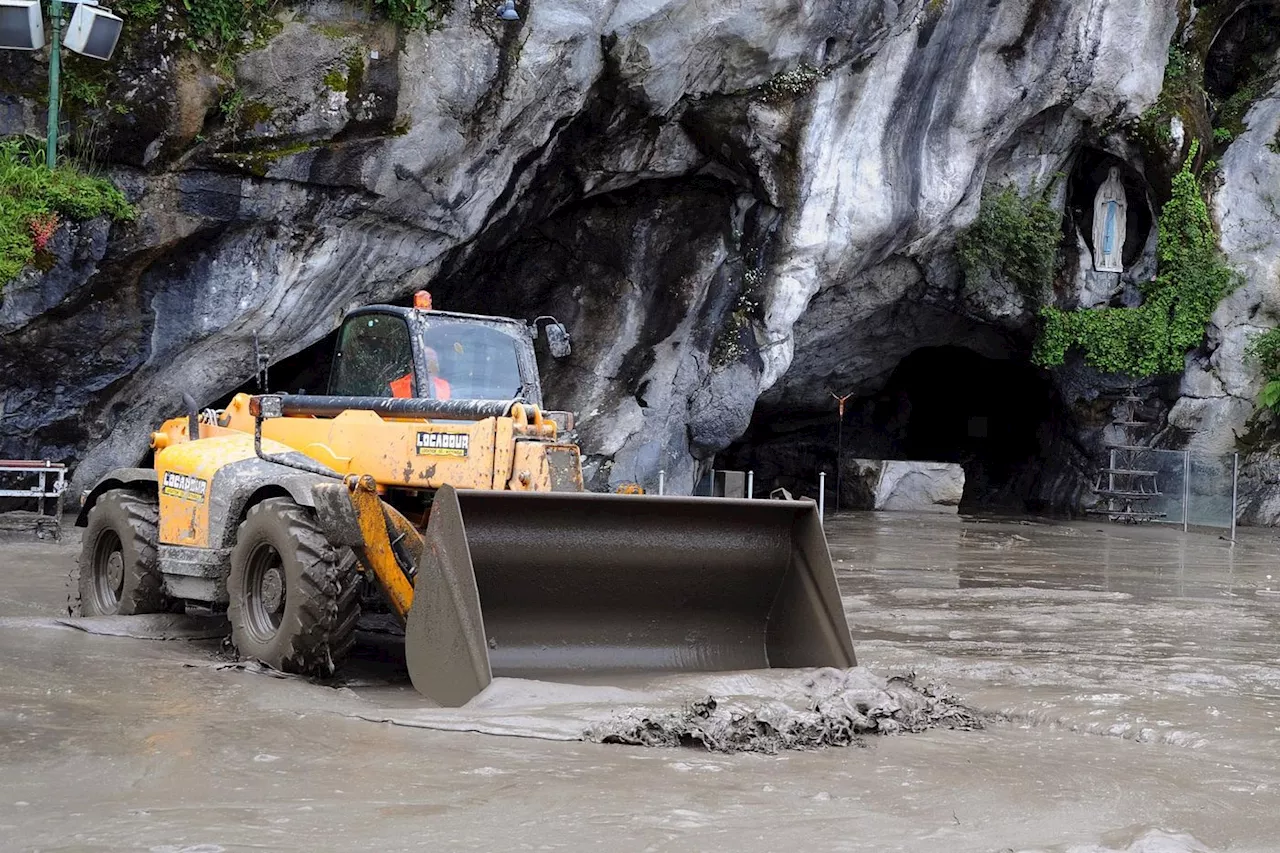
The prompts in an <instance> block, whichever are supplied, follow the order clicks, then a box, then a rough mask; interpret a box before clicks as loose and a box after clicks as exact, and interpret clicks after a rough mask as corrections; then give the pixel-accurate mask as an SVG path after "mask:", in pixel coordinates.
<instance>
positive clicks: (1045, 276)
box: [956, 183, 1062, 296]
mask: <svg viewBox="0 0 1280 853" xmlns="http://www.w3.org/2000/svg"><path fill="white" fill-rule="evenodd" d="M1052 188H1053V184H1052V183H1050V184H1049V186H1048V187H1046V188H1045V190H1044V192H1038V191H1037V190H1036V188H1035V187H1032V188H1031V191H1030V192H1029V193H1027V195H1025V196H1023V195H1019V194H1018V191H1017V189H1015V188H1014V187H1012V186H1006V187H1004V188H1003V189H1001V190H1000V191H999V192H995V193H989V194H986V195H984V196H983V197H982V204H981V206H980V207H979V209H978V218H977V220H975V221H974V223H973V225H971V226H970V227H969V228H968V229H967V230H966V231H965V232H964V233H963V234H962V235H961V236H960V238H959V239H958V240H957V241H956V251H957V253H958V254H959V257H960V265H961V267H963V268H964V272H965V275H966V276H968V277H974V276H977V275H981V274H983V273H990V274H992V275H999V276H1001V277H1003V278H1005V279H1007V280H1009V281H1011V282H1013V283H1014V284H1016V285H1017V286H1018V287H1019V288H1020V289H1021V290H1022V291H1023V292H1024V293H1026V294H1028V295H1031V296H1037V295H1038V294H1039V293H1040V292H1041V291H1042V290H1044V289H1045V288H1047V287H1048V286H1049V285H1050V283H1051V282H1052V281H1053V273H1054V265H1055V261H1056V259H1057V255H1058V243H1059V241H1060V240H1061V239H1062V214H1060V213H1059V212H1058V211H1057V210H1056V209H1055V208H1054V206H1053V205H1052V204H1050V203H1049V200H1048V195H1049V192H1050V190H1051V189H1052Z"/></svg>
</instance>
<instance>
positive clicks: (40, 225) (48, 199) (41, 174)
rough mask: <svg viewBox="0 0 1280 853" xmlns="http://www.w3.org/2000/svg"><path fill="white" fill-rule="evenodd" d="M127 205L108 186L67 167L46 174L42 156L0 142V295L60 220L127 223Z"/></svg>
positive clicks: (20, 143) (15, 142)
mask: <svg viewBox="0 0 1280 853" xmlns="http://www.w3.org/2000/svg"><path fill="white" fill-rule="evenodd" d="M134 215H135V214H134V209H133V205H131V204H129V202H128V200H127V199H126V198H125V197H124V194H123V193H121V192H120V190H118V189H116V188H115V187H114V186H112V185H111V183H110V182H108V181H105V180H102V179H101V178H94V177H90V176H88V175H85V174H82V173H81V172H79V171H77V170H75V169H74V168H72V167H70V166H59V167H57V168H56V169H49V168H48V167H47V166H46V165H45V164H44V152H43V151H41V150H40V149H39V148H38V147H37V146H35V145H34V144H24V142H23V141H21V140H8V141H5V142H0V293H2V292H3V287H4V285H5V284H6V283H7V282H9V281H11V280H12V279H13V278H14V277H15V276H16V275H17V274H18V273H20V272H22V270H23V268H24V267H26V266H27V265H28V264H30V263H32V262H33V261H35V260H36V255H37V251H38V250H40V251H42V250H44V248H45V244H46V243H47V242H48V240H49V239H50V238H51V237H52V236H53V233H54V231H56V230H57V226H58V223H59V221H60V220H61V219H62V218H64V217H65V218H68V219H92V218H94V217H95V216H109V217H111V219H113V220H114V221H116V222H123V221H128V220H131V219H133V217H134Z"/></svg>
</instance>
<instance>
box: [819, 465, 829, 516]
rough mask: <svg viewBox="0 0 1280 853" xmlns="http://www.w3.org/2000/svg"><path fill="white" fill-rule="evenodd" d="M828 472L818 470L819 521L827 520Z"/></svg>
mask: <svg viewBox="0 0 1280 853" xmlns="http://www.w3.org/2000/svg"><path fill="white" fill-rule="evenodd" d="M826 508H827V472H826V471H819V472H818V521H826Z"/></svg>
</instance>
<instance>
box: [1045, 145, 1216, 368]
mask: <svg viewBox="0 0 1280 853" xmlns="http://www.w3.org/2000/svg"><path fill="white" fill-rule="evenodd" d="M1199 148H1200V146H1199V143H1198V142H1192V144H1191V150H1190V152H1189V153H1188V155H1187V159H1186V161H1185V162H1184V163H1183V164H1182V169H1181V171H1179V172H1178V174H1177V175H1176V176H1175V177H1174V179H1173V188H1172V189H1173V192H1172V197H1171V198H1170V199H1169V202H1168V203H1167V204H1165V206H1164V209H1163V210H1162V211H1161V212H1160V217H1159V234H1158V237H1157V257H1158V259H1159V268H1160V275H1159V276H1157V277H1156V279H1155V280H1154V281H1149V282H1147V283H1145V284H1143V285H1141V286H1140V287H1139V290H1140V291H1141V292H1142V297H1143V303H1142V305H1141V306H1139V307H1137V308H1086V309H1079V310H1076V311H1063V310H1061V309H1058V308H1052V307H1046V308H1043V309H1041V312H1040V316H1041V319H1042V321H1043V328H1042V330H1041V334H1040V337H1039V339H1038V340H1037V341H1036V348H1035V353H1034V355H1033V361H1035V363H1037V364H1039V365H1041V366H1044V367H1052V366H1055V365H1060V364H1062V363H1063V361H1064V360H1065V359H1066V355H1067V352H1068V351H1069V350H1070V349H1072V348H1073V347H1078V348H1079V349H1080V350H1082V351H1083V352H1084V357H1085V361H1086V362H1088V363H1089V364H1090V365H1092V366H1094V367H1096V368H1098V369H1099V370H1102V371H1105V372H1107V373H1126V374H1129V375H1130V376H1156V375H1159V374H1163V373H1177V372H1180V371H1181V370H1182V369H1183V361H1184V358H1185V356H1186V353H1187V351H1188V350H1190V349H1193V348H1194V347H1196V346H1199V345H1200V343H1201V341H1202V340H1203V339H1204V331H1205V328H1206V327H1207V326H1208V324H1209V317H1210V315H1211V314H1212V313H1213V309H1214V308H1215V307H1216V306H1217V304H1218V302H1220V301H1221V300H1222V297H1223V296H1225V295H1226V293H1227V291H1228V290H1229V289H1230V288H1231V285H1232V283H1233V280H1234V274H1233V273H1232V271H1231V269H1230V268H1229V267H1228V266H1227V265H1226V264H1225V262H1224V261H1223V259H1222V256H1221V254H1220V253H1219V252H1218V246H1217V239H1216V237H1215V235H1214V233H1213V223H1212V221H1211V220H1210V218H1209V208H1208V206H1207V205H1206V204H1205V201H1204V194H1203V190H1202V188H1201V186H1200V181H1199V179H1198V178H1197V177H1196V175H1195V173H1194V172H1192V171H1191V163H1192V161H1194V160H1195V158H1196V154H1197V153H1198V151H1199Z"/></svg>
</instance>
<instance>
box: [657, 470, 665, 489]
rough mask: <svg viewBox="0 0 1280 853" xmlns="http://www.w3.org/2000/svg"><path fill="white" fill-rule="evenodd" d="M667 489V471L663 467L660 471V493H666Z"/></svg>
mask: <svg viewBox="0 0 1280 853" xmlns="http://www.w3.org/2000/svg"><path fill="white" fill-rule="evenodd" d="M666 491H667V471H666V469H665V468H664V469H662V470H661V471H659V472H658V494H659V495H663V494H666Z"/></svg>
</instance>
